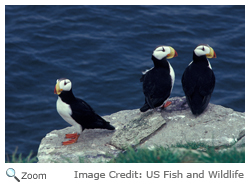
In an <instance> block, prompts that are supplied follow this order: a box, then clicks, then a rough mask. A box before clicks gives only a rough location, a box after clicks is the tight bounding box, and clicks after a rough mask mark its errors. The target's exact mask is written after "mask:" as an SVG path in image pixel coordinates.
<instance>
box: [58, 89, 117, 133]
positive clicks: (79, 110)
mask: <svg viewBox="0 0 250 184" xmlns="http://www.w3.org/2000/svg"><path fill="white" fill-rule="evenodd" d="M59 96H60V97H61V99H62V101H64V102H65V103H67V104H69V105H70V108H71V110H72V115H71V117H72V118H73V119H74V120H75V121H76V122H77V123H79V124H80V125H81V126H82V129H83V130H84V129H85V128H87V129H93V128H102V129H108V130H114V129H115V127H113V126H112V125H110V123H109V122H107V121H105V120H104V119H103V118H102V117H100V116H99V115H98V114H96V113H95V111H94V110H93V109H92V108H91V107H90V105H89V104H87V103H86V102H85V101H84V100H81V99H79V98H75V96H74V95H73V93H72V90H70V91H63V92H62V93H61V94H60V95H59Z"/></svg>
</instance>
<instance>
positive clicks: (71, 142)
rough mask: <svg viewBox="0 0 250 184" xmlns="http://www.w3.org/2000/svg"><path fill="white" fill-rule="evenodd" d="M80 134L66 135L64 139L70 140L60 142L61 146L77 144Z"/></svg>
mask: <svg viewBox="0 0 250 184" xmlns="http://www.w3.org/2000/svg"><path fill="white" fill-rule="evenodd" d="M79 136H80V134H77V133H75V134H66V135H65V137H66V138H71V140H69V141H65V142H62V144H63V145H69V144H74V143H76V142H77V140H78V138H79Z"/></svg>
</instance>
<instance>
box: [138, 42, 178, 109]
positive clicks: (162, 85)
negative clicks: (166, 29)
mask: <svg viewBox="0 0 250 184" xmlns="http://www.w3.org/2000/svg"><path fill="white" fill-rule="evenodd" d="M176 56H178V54H177V52H176V51H175V50H174V48H172V47H170V46H159V47H157V48H156V49H155V50H154V51H153V54H152V58H151V59H152V60H153V62H154V67H153V68H151V69H149V70H146V71H145V72H143V73H142V74H143V75H142V77H141V79H140V81H141V82H143V93H144V95H145V104H144V105H143V106H142V107H141V108H140V111H141V112H146V111H147V110H148V109H154V108H156V107H159V106H161V108H166V107H167V106H169V105H170V104H171V102H167V99H168V97H169V96H170V93H171V91H172V89H173V85H174V80H175V73H174V70H173V68H172V66H171V65H170V63H169V62H168V61H167V59H171V58H173V57H176Z"/></svg>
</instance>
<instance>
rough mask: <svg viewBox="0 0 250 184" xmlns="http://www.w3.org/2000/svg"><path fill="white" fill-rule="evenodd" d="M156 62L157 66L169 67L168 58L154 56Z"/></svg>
mask: <svg viewBox="0 0 250 184" xmlns="http://www.w3.org/2000/svg"><path fill="white" fill-rule="evenodd" d="M151 59H152V60H153V62H154V66H155V67H156V68H157V67H163V68H169V64H168V61H167V59H166V58H163V59H161V60H158V59H156V58H155V57H154V56H152V58H151Z"/></svg>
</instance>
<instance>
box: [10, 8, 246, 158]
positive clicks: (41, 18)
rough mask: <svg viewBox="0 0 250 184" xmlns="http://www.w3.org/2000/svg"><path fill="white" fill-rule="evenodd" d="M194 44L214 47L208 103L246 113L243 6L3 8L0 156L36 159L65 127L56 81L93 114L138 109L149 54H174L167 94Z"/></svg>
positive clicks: (175, 91)
mask: <svg viewBox="0 0 250 184" xmlns="http://www.w3.org/2000/svg"><path fill="white" fill-rule="evenodd" d="M200 43H207V44H209V45H210V46H211V47H213V49H214V50H215V52H216V54H217V58H216V59H210V62H211V65H212V68H213V70H214V73H215V76H216V85H215V89H214V92H213V95H212V98H211V101H210V102H211V103H214V104H219V105H223V106H225V107H229V108H232V109H234V110H236V111H240V112H244V111H245V6H163V5H162V6H5V153H6V154H12V153H13V152H14V150H15V148H16V147H18V153H23V155H24V156H25V155H28V154H29V153H30V151H31V150H33V152H34V155H36V153H37V150H38V147H39V144H40V141H41V139H42V138H43V137H44V136H45V135H46V134H47V133H49V132H50V131H52V130H55V129H62V128H65V127H67V126H69V124H67V123H66V122H65V121H64V120H63V119H62V118H61V117H60V116H59V115H58V113H57V111H56V100H57V95H55V94H54V93H53V92H54V86H55V83H56V79H58V78H61V77H65V78H69V79H70V80H71V81H72V83H73V92H74V94H75V96H77V97H79V98H82V99H84V100H85V101H86V102H87V103H89V104H90V105H91V106H92V107H93V109H94V110H95V111H96V112H97V113H98V114H100V115H102V116H103V115H109V114H111V113H115V112H117V111H120V110H125V109H136V108H140V107H141V106H142V105H143V103H144V95H143V92H142V83H140V82H139V79H140V77H141V72H142V71H144V70H146V69H149V68H151V67H152V66H153V62H152V61H151V55H152V51H153V50H154V49H155V47H156V46H159V45H170V46H172V47H173V48H174V49H175V50H176V51H177V52H178V57H176V58H173V59H171V60H169V62H170V63H171V65H172V67H173V68H174V70H175V77H176V78H175V85H174V88H173V91H172V94H171V97H174V96H184V92H183V90H182V86H181V76H182V73H183V72H184V70H185V68H186V67H187V65H188V64H189V63H190V62H191V61H192V52H193V50H194V48H195V47H196V46H197V45H198V44H200Z"/></svg>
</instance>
